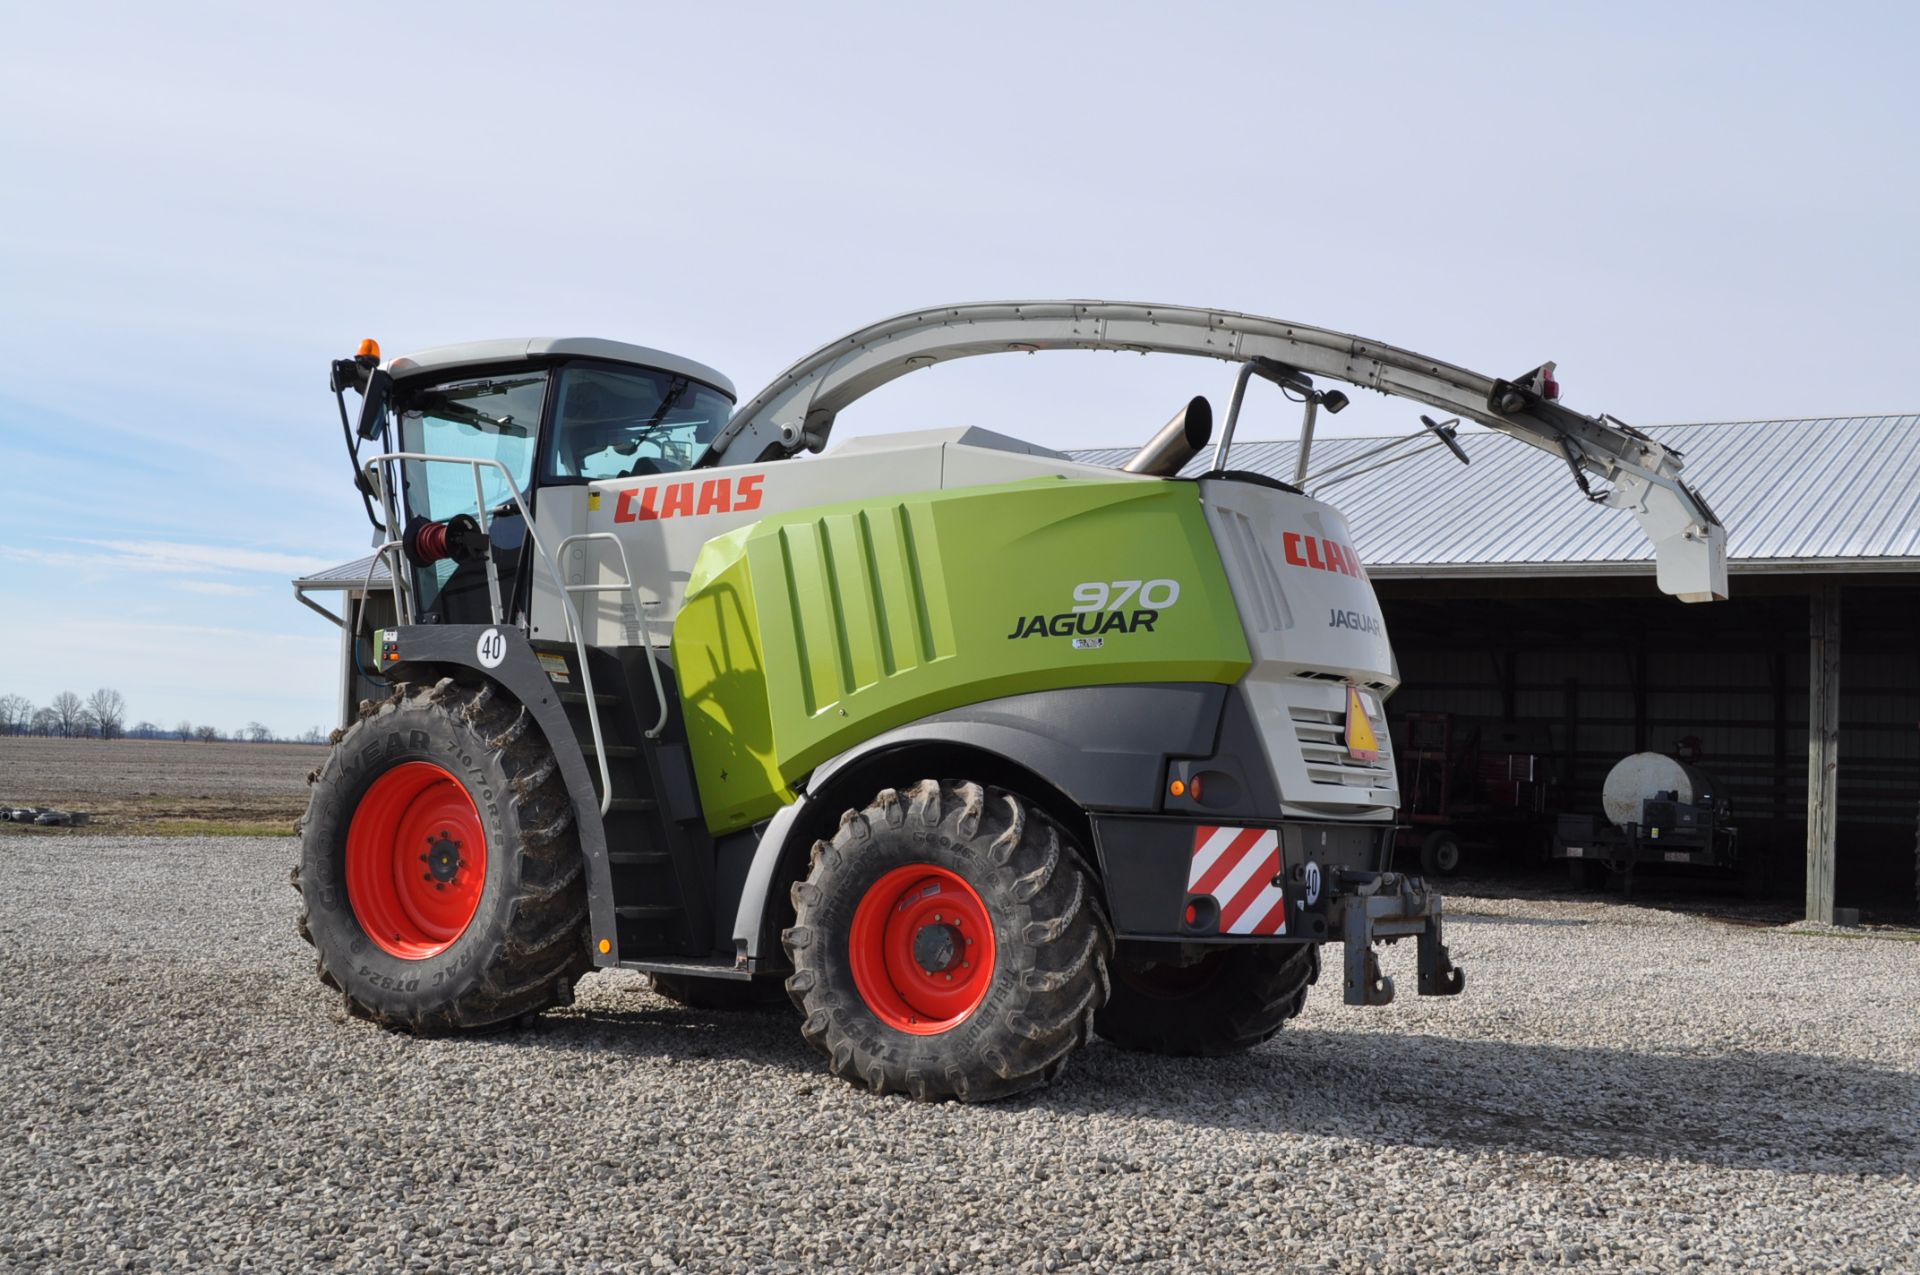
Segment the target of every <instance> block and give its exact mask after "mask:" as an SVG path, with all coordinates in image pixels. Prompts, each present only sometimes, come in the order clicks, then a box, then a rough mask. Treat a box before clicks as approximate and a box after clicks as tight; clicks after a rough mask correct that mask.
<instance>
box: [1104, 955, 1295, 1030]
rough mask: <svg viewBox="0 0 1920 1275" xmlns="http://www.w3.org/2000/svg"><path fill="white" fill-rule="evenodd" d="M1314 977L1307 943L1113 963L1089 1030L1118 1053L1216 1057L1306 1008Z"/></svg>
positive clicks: (1130, 957) (1133, 957)
mask: <svg viewBox="0 0 1920 1275" xmlns="http://www.w3.org/2000/svg"><path fill="white" fill-rule="evenodd" d="M1319 978H1320V949H1319V947H1318V946H1315V945H1313V944H1294V943H1289V944H1284V945H1282V944H1272V943H1260V944H1238V945H1234V946H1222V947H1216V948H1214V949H1213V950H1212V951H1210V952H1208V953H1207V954H1206V955H1204V956H1202V957H1201V958H1200V959H1199V960H1197V961H1194V962H1192V963H1190V964H1186V965H1180V964H1177V963H1171V962H1156V961H1153V960H1152V959H1151V953H1150V951H1143V952H1138V953H1133V952H1127V953H1123V954H1122V955H1121V956H1120V957H1119V958H1118V959H1116V960H1115V962H1114V969H1113V996H1112V997H1111V998H1110V999H1109V1000H1108V1001H1107V1004H1106V1008H1104V1009H1102V1010H1101V1011H1100V1013H1099V1015H1098V1016H1097V1017H1095V1019H1094V1020H1093V1026H1094V1030H1095V1031H1097V1032H1099V1033H1100V1035H1101V1036H1102V1037H1104V1038H1105V1039H1106V1040H1108V1041H1111V1042H1112V1043H1113V1044H1115V1045H1118V1046H1119V1047H1120V1048H1122V1049H1132V1050H1136V1051H1138V1052H1140V1053H1147V1054H1165V1055H1168V1056H1171V1057H1175V1058H1221V1057H1225V1056H1227V1055H1229V1054H1239V1053H1245V1052H1246V1051H1247V1050H1249V1049H1252V1048H1253V1047H1254V1046H1255V1045H1258V1044H1260V1043H1262V1042H1263V1041H1266V1040H1270V1039H1271V1038H1272V1037H1273V1035H1274V1033H1276V1032H1278V1031H1279V1030H1280V1028H1281V1026H1282V1025H1283V1024H1284V1023H1285V1022H1286V1021H1287V1020H1288V1019H1289V1018H1292V1017H1294V1016H1295V1015H1297V1014H1298V1013H1299V1012H1300V1010H1301V1009H1302V1007H1304V1006H1305V1005H1306V1003H1307V988H1309V987H1310V986H1312V985H1313V984H1314V983H1315V982H1317V981H1319Z"/></svg>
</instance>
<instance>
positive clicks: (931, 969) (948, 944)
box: [913, 923, 966, 974]
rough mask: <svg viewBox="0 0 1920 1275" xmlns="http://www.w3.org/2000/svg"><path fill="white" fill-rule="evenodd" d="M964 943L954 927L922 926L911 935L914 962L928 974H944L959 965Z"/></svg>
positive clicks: (941, 925) (940, 925)
mask: <svg viewBox="0 0 1920 1275" xmlns="http://www.w3.org/2000/svg"><path fill="white" fill-rule="evenodd" d="M965 941H966V940H965V939H963V938H962V937H961V935H960V931H959V930H958V929H957V928H955V927H954V926H951V925H943V924H938V923H936V924H933V925H923V926H921V927H920V928H919V929H918V930H916V931H914V935H913V959H914V962H915V963H916V964H918V965H919V966H920V968H921V969H922V970H924V971H925V972H926V973H928V974H945V973H947V972H949V971H950V970H952V969H953V967H954V966H956V965H958V964H960V950H961V947H962V945H963V944H964V943H965Z"/></svg>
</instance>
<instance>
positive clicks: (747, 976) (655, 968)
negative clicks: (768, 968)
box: [620, 957, 753, 983]
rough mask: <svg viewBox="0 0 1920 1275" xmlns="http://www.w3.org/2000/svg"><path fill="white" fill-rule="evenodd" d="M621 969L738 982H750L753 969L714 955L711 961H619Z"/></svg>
mask: <svg viewBox="0 0 1920 1275" xmlns="http://www.w3.org/2000/svg"><path fill="white" fill-rule="evenodd" d="M620 968H621V969H623V970H639V971H640V972H641V973H643V974H687V975H691V976H692V977H694V978H726V979H733V980H736V981H738V982H742V983H745V982H750V981H751V980H752V978H753V971H752V970H749V969H747V968H746V967H744V966H740V965H735V964H734V963H733V962H731V961H727V960H723V959H721V958H719V957H715V958H714V959H713V960H711V961H649V960H644V959H642V960H634V961H621V962H620Z"/></svg>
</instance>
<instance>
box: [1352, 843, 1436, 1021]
mask: <svg viewBox="0 0 1920 1275" xmlns="http://www.w3.org/2000/svg"><path fill="white" fill-rule="evenodd" d="M1332 903H1333V907H1334V908H1335V909H1337V910H1338V911H1339V913H1340V918H1339V925H1340V929H1341V938H1342V940H1343V941H1344V942H1345V943H1346V948H1347V950H1346V988H1345V999H1346V1003H1347V1004H1349V1005H1390V1004H1392V1003H1393V980H1392V979H1391V978H1389V977H1387V976H1386V975H1385V974H1384V973H1382V972H1381V969H1380V958H1379V956H1378V955H1377V954H1376V953H1375V952H1374V950H1373V945H1374V943H1375V942H1376V941H1385V942H1388V943H1393V942H1397V941H1398V940H1400V939H1402V938H1405V937H1407V936H1408V935H1412V936H1414V937H1415V939H1416V941H1417V944H1418V949H1419V951H1418V969H1419V989H1420V995H1422V996H1458V995H1459V994H1460V993H1461V992H1462V991H1464V990H1465V989H1466V986H1467V976H1466V973H1465V972H1464V971H1462V970H1461V969H1459V968H1457V967H1456V966H1455V965H1454V963H1453V958H1452V957H1451V956H1450V955H1449V954H1448V952H1447V948H1446V944H1444V943H1442V942H1441V941H1440V895H1439V894H1438V893H1437V892H1436V891H1433V890H1429V889H1428V888H1427V885H1426V882H1425V881H1423V880H1422V879H1421V878H1419V877H1409V876H1404V875H1402V874H1400V873H1394V872H1342V873H1340V874H1339V879H1338V884H1337V893H1336V894H1335V897H1334V899H1333V900H1332Z"/></svg>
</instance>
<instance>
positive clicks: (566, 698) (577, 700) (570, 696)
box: [554, 691, 620, 704]
mask: <svg viewBox="0 0 1920 1275" xmlns="http://www.w3.org/2000/svg"><path fill="white" fill-rule="evenodd" d="M554 694H555V695H557V696H559V697H560V702H561V703H562V704H584V703H586V702H587V693H586V692H585V691H555V692H554ZM593 702H594V703H596V704H618V703H619V702H620V697H619V696H618V695H609V694H607V693H606V692H605V691H595V692H594V693H593Z"/></svg>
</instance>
